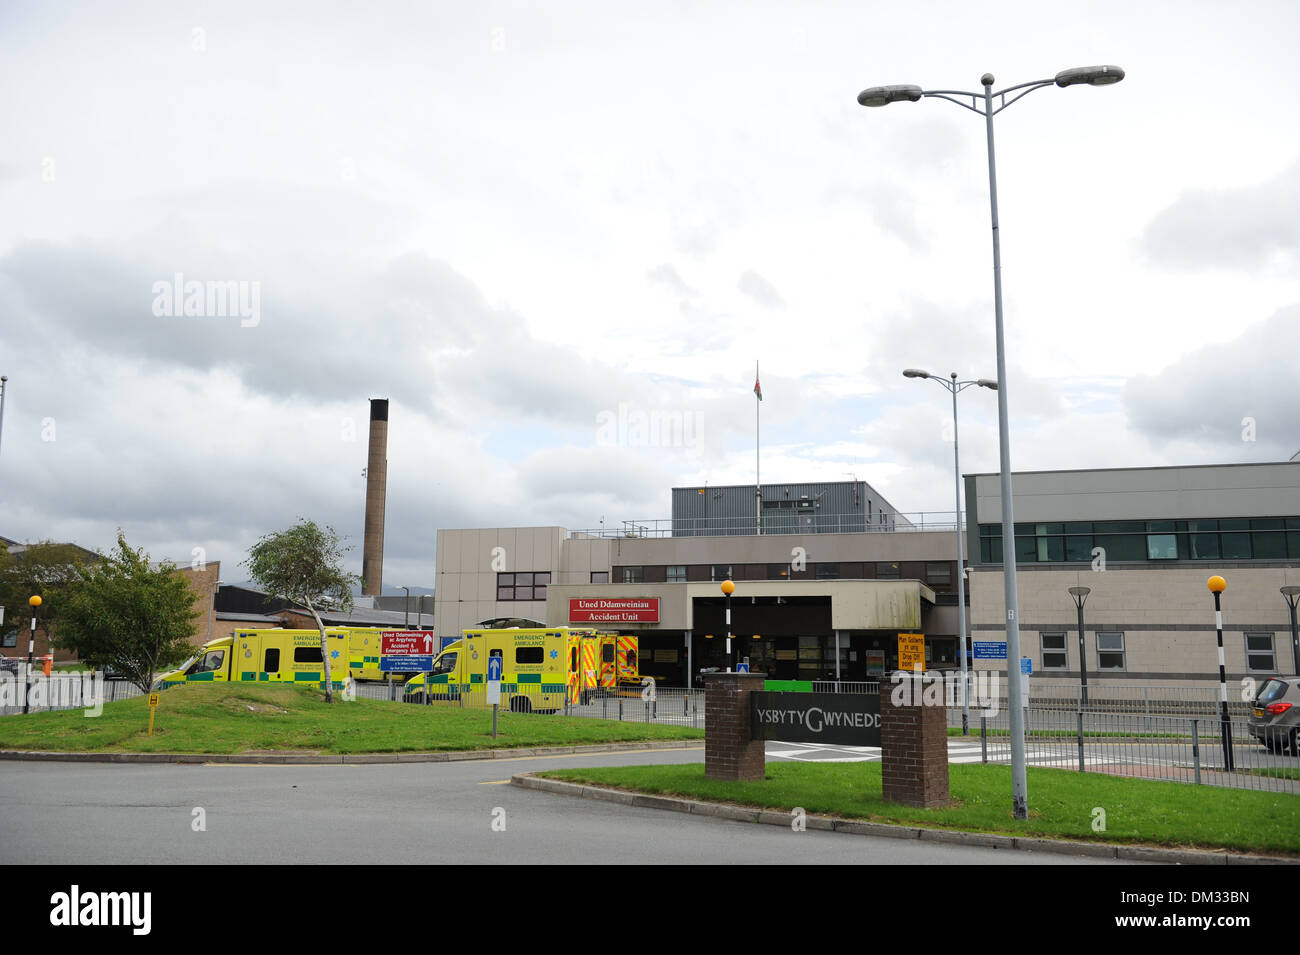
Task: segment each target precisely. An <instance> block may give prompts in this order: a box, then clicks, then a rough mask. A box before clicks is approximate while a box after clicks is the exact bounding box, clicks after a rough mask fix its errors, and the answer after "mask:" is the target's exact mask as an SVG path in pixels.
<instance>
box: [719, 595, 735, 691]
mask: <svg viewBox="0 0 1300 955" xmlns="http://www.w3.org/2000/svg"><path fill="white" fill-rule="evenodd" d="M721 589H722V595H723V597H724V598H725V599H726V605H727V620H726V624H727V672H728V673H730V672H732V665H731V595H732V594H734V593H735V592H736V585H735V584H733V583H732V582H731V581H730V580H724V581H723V582H722V588H721Z"/></svg>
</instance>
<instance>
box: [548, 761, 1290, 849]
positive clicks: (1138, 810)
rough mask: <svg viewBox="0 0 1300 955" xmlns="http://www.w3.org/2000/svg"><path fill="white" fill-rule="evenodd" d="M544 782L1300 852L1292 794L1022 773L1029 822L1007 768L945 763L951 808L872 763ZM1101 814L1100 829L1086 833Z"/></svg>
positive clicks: (557, 774) (1023, 831)
mask: <svg viewBox="0 0 1300 955" xmlns="http://www.w3.org/2000/svg"><path fill="white" fill-rule="evenodd" d="M540 775H543V776H549V777H551V778H553V779H563V780H567V781H569V782H579V783H593V784H596V785H605V786H614V787H617V788H621V789H634V790H637V791H640V792H647V793H657V794H663V795H674V796H686V797H690V798H694V799H702V800H711V801H715V802H729V803H738V804H741V805H746V806H759V807H763V808H767V809H778V810H786V811H788V810H790V809H792V808H794V807H795V806H802V807H803V808H804V809H805V810H807V811H808V812H810V813H817V814H823V815H831V816H841V817H844V818H850V819H862V820H869V821H872V822H887V823H898V824H903V825H916V826H925V827H927V828H937V829H963V830H967V831H973V832H996V833H1004V834H1009V835H1018V836H1043V837H1048V838H1064V839H1072V840H1078V841H1087V842H1114V843H1128V844H1141V845H1159V846H1172V847H1178V848H1226V849H1237V850H1242V851H1251V852H1264V853H1269V854H1291V855H1296V854H1300V797H1298V796H1295V795H1291V794H1288V793H1267V792H1251V791H1246V790H1240V789H1222V788H1219V787H1215V786H1193V785H1188V784H1184V783H1166V782H1156V781H1151V780H1135V779H1121V778H1118V777H1114V776H1107V775H1102V774H1099V773H1078V772H1074V771H1070V770H1060V769H1035V768H1034V767H1032V766H1031V767H1029V769H1028V787H1029V819H1027V820H1025V821H1023V822H1017V821H1016V820H1014V819H1012V818H1011V768H1010V767H1009V766H974V765H957V766H950V767H949V788H950V792H951V794H952V797H953V801H954V805H953V806H952V807H951V808H948V809H912V808H909V807H907V806H901V805H898V804H896V803H886V802H884V801H883V800H882V799H881V797H880V764H879V763H769V764H768V767H767V778H766V779H765V780H763V781H762V782H752V783H745V782H724V781H720V780H707V779H705V778H704V766H703V764H699V763H696V764H690V765H681V766H622V767H602V768H599V769H561V770H552V771H549V772H545V773H541V774H540ZM1097 808H1100V809H1103V810H1105V814H1106V815H1105V823H1106V831H1105V832H1094V831H1093V829H1092V824H1093V819H1094V811H1095V809H1097Z"/></svg>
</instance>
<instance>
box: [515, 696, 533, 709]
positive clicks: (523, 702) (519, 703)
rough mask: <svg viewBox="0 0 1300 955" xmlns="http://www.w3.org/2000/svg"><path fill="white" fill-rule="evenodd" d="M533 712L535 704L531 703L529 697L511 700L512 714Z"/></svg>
mask: <svg viewBox="0 0 1300 955" xmlns="http://www.w3.org/2000/svg"><path fill="white" fill-rule="evenodd" d="M532 711H533V704H532V703H530V702H529V700H528V697H526V696H516V697H512V698H511V700H510V712H511V713H531V712H532Z"/></svg>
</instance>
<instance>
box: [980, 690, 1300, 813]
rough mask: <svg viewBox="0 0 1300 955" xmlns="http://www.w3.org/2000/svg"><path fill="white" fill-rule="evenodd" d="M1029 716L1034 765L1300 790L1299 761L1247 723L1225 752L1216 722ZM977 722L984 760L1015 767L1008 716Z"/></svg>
mask: <svg viewBox="0 0 1300 955" xmlns="http://www.w3.org/2000/svg"><path fill="white" fill-rule="evenodd" d="M1025 714H1026V720H1025V754H1026V763H1027V764H1028V765H1029V766H1040V767H1047V768H1057V769H1074V770H1079V771H1083V772H1094V773H1106V774H1108V775H1115V776H1128V777H1136V778H1141V779H1156V780H1165V781H1168V782H1185V783H1194V784H1199V785H1209V786H1227V787H1231V788H1236V789H1255V790H1262V791H1267V792H1285V793H1300V760H1297V759H1296V756H1295V754H1294V752H1291V753H1285V752H1280V751H1274V750H1280V749H1281V747H1278V746H1274V747H1272V749H1270V748H1268V747H1265V746H1264V744H1263V742H1262V741H1261V740H1259V739H1256V738H1255V737H1254V736H1252V735H1251V733H1250V729H1249V726H1248V724H1247V722H1246V720H1243V719H1232V720H1230V722H1229V726H1230V730H1229V733H1228V738H1229V740H1230V746H1227V747H1225V745H1224V737H1223V734H1222V732H1221V724H1220V722H1219V719H1218V717H1213V718H1205V717H1183V716H1152V717H1147V716H1139V715H1133V714H1126V713H1098V712H1091V711H1075V712H1067V711H1063V710H1059V709H1045V708H1042V707H1033V706H1031V707H1028V708H1026V711H1025ZM972 722H973V723H974V724H975V726H973V728H972V736H971V739H972V741H973V740H976V739H978V740H979V744H980V756H979V761H980V762H984V763H1006V762H1010V761H1011V734H1010V730H1009V725H1008V724H1009V717H1008V714H1007V713H1006V711H1005V710H1004V711H1002V712H1000V713H999V714H998V715H997V716H992V717H989V716H981V717H980V718H979V720H978V721H974V720H972ZM960 761H967V762H970V761H974V760H973V758H969V759H965V760H960Z"/></svg>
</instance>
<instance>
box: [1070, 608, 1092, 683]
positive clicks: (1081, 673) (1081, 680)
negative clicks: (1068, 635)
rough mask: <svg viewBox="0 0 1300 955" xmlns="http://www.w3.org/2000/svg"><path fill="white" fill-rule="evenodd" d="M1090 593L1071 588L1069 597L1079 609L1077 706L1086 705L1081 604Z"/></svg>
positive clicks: (1086, 680)
mask: <svg viewBox="0 0 1300 955" xmlns="http://www.w3.org/2000/svg"><path fill="white" fill-rule="evenodd" d="M1090 593H1092V588H1091V587H1071V588H1070V596H1071V597H1073V598H1074V605H1075V606H1076V607H1078V608H1079V704H1080V705H1081V706H1087V705H1088V651H1087V650H1086V649H1085V647H1084V643H1083V602H1084V601H1085V600H1087V599H1088V594H1090Z"/></svg>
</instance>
